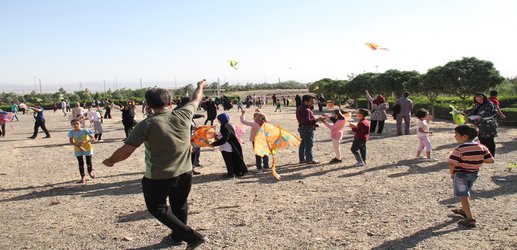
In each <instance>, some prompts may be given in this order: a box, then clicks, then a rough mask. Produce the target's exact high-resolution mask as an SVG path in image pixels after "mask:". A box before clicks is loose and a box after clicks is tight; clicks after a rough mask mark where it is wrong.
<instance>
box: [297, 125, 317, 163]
mask: <svg viewBox="0 0 517 250" xmlns="http://www.w3.org/2000/svg"><path fill="white" fill-rule="evenodd" d="M298 132H299V133H300V137H301V138H302V141H301V143H300V147H299V148H298V157H299V159H300V161H313V159H312V146H313V141H314V127H312V126H302V127H299V128H298Z"/></svg>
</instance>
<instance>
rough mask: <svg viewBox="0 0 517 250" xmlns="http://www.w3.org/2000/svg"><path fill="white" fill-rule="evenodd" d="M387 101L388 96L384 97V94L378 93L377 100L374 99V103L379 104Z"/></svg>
mask: <svg viewBox="0 0 517 250" xmlns="http://www.w3.org/2000/svg"><path fill="white" fill-rule="evenodd" d="M385 102H386V98H384V96H382V95H378V96H377V98H376V99H375V100H373V104H377V105H380V104H383V103H385Z"/></svg>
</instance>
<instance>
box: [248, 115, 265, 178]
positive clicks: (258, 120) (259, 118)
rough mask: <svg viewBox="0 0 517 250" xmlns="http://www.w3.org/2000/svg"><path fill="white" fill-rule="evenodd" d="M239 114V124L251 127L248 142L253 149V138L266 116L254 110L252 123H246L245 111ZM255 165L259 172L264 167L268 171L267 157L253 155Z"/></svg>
mask: <svg viewBox="0 0 517 250" xmlns="http://www.w3.org/2000/svg"><path fill="white" fill-rule="evenodd" d="M241 114H242V115H241V123H242V124H244V125H246V126H249V127H251V131H250V142H251V143H252V145H253V149H255V136H256V135H257V131H259V129H260V127H262V124H264V123H265V122H267V118H266V115H265V114H264V113H261V112H260V110H256V112H255V113H254V114H253V121H254V122H249V121H246V119H245V118H244V114H246V111H244V110H242V111H241ZM255 164H256V166H257V170H258V171H259V172H262V171H263V170H262V166H263V167H264V169H268V168H269V156H267V155H264V156H263V157H260V156H258V155H255Z"/></svg>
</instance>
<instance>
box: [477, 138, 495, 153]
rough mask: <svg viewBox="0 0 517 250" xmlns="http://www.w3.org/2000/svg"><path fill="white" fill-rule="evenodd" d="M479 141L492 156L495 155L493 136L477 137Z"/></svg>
mask: <svg viewBox="0 0 517 250" xmlns="http://www.w3.org/2000/svg"><path fill="white" fill-rule="evenodd" d="M479 143H481V144H483V145H485V146H486V147H487V148H488V150H489V151H490V153H491V154H492V156H493V157H495V141H494V137H489V138H479Z"/></svg>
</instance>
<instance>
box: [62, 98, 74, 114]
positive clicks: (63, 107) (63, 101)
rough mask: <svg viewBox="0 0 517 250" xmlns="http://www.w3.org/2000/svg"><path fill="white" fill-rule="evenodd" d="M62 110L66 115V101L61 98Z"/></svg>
mask: <svg viewBox="0 0 517 250" xmlns="http://www.w3.org/2000/svg"><path fill="white" fill-rule="evenodd" d="M61 112H63V114H64V116H66V102H65V100H63V99H61ZM74 118H75V117H74Z"/></svg>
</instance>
